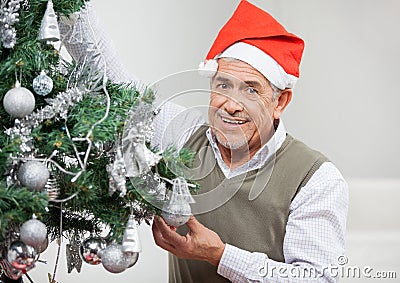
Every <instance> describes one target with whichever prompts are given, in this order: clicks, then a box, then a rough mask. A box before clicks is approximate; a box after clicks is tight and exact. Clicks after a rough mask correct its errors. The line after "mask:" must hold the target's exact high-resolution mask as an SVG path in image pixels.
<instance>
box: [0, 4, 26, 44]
mask: <svg viewBox="0 0 400 283" xmlns="http://www.w3.org/2000/svg"><path fill="white" fill-rule="evenodd" d="M21 1H22V0H9V1H3V0H2V1H1V6H0V39H1V42H2V44H3V46H4V47H5V48H13V47H14V45H15V43H16V41H17V33H16V32H15V28H14V27H13V25H14V24H15V23H16V22H18V21H19V19H18V17H19V15H18V10H19V9H20V7H21V5H20V2H21ZM7 2H8V3H7ZM6 6H7V7H6Z"/></svg>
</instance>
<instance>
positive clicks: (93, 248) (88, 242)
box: [79, 237, 107, 265]
mask: <svg viewBox="0 0 400 283" xmlns="http://www.w3.org/2000/svg"><path fill="white" fill-rule="evenodd" d="M106 246H107V244H106V241H105V240H104V239H103V238H100V237H89V238H87V239H85V240H84V241H83V242H82V244H81V247H80V249H79V254H80V256H81V258H82V260H83V261H84V262H86V263H89V264H91V265H97V264H99V263H101V261H102V259H101V254H100V251H101V250H103V249H105V248H106Z"/></svg>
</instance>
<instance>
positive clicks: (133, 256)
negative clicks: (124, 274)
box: [125, 253, 139, 268]
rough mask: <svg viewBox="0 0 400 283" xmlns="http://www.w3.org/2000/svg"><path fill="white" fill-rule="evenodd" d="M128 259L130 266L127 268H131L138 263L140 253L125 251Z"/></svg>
mask: <svg viewBox="0 0 400 283" xmlns="http://www.w3.org/2000/svg"><path fill="white" fill-rule="evenodd" d="M125 254H126V256H127V260H128V266H127V267H126V268H131V267H132V266H134V265H135V264H136V262H137V261H138V259H139V253H125Z"/></svg>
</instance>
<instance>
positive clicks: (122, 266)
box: [101, 244, 132, 273]
mask: <svg viewBox="0 0 400 283" xmlns="http://www.w3.org/2000/svg"><path fill="white" fill-rule="evenodd" d="M101 263H102V264H103V266H104V268H105V269H106V270H108V271H109V272H111V273H121V272H122V271H124V270H126V269H127V268H128V266H130V265H131V264H132V257H131V256H130V255H129V254H128V253H124V252H123V251H122V246H121V245H118V244H112V245H109V246H108V247H107V248H105V249H104V250H102V251H101Z"/></svg>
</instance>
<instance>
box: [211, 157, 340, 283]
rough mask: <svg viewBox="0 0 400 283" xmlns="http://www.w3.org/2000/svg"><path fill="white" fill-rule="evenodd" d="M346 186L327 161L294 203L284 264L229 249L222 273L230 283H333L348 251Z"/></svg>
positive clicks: (287, 232)
mask: <svg viewBox="0 0 400 283" xmlns="http://www.w3.org/2000/svg"><path fill="white" fill-rule="evenodd" d="M347 209H348V186H347V183H346V181H345V180H344V179H343V177H342V175H341V174H340V172H339V171H338V169H337V168H336V167H335V166H334V165H333V164H332V163H331V162H326V163H324V164H322V165H321V167H320V168H319V169H318V170H317V171H316V172H315V173H314V175H313V176H312V177H311V178H310V180H309V181H308V183H307V184H306V185H305V186H304V187H303V188H302V189H301V190H300V192H299V193H298V194H297V195H296V197H295V198H294V200H293V201H292V203H291V205H290V209H289V218H288V223H287V225H286V234H285V238H284V242H283V253H284V257H285V262H284V263H282V262H276V261H274V260H271V259H269V258H268V255H267V254H263V253H257V252H254V253H250V252H248V251H245V250H242V249H239V248H236V247H234V246H231V245H229V244H227V245H226V248H225V251H224V253H223V256H222V258H221V261H220V263H219V266H218V273H219V274H220V275H222V276H224V277H226V278H227V279H229V280H231V281H232V282H309V281H315V282H335V281H337V280H338V277H339V276H338V275H339V274H338V268H337V267H338V266H339V265H340V263H339V262H338V258H339V256H343V255H344V252H345V231H346V218H347Z"/></svg>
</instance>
